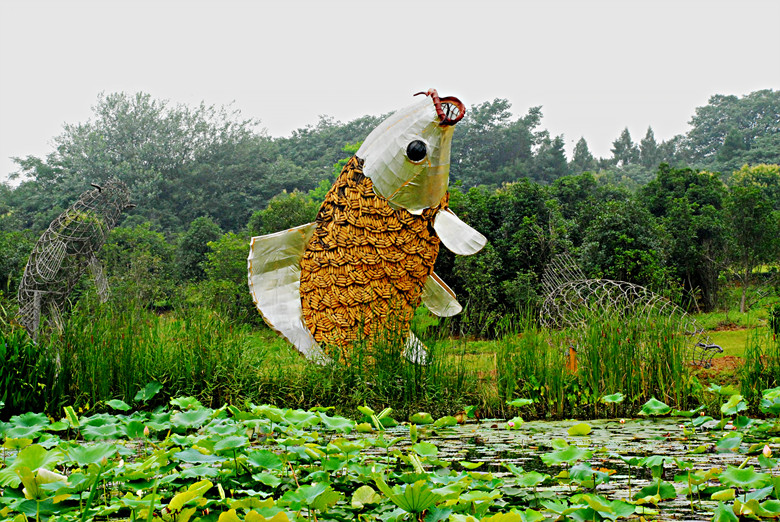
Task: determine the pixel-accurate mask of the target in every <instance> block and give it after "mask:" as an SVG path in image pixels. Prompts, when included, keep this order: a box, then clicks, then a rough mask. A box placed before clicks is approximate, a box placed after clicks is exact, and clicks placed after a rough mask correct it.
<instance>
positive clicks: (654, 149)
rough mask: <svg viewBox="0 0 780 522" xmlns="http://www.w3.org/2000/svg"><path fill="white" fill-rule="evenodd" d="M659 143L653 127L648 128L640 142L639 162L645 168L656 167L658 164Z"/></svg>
mask: <svg viewBox="0 0 780 522" xmlns="http://www.w3.org/2000/svg"><path fill="white" fill-rule="evenodd" d="M658 156H659V154H658V144H657V143H656V141H655V133H654V132H653V128H652V127H648V128H647V134H645V137H644V138H642V141H640V142H639V163H641V164H642V166H643V167H645V168H651V169H654V168H656V167H657V166H658Z"/></svg>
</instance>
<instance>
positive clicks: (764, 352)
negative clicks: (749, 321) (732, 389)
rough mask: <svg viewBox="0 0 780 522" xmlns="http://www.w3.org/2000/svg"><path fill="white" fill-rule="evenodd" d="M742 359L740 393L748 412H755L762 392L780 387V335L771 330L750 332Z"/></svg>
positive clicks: (762, 329) (756, 329)
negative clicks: (746, 404) (748, 409)
mask: <svg viewBox="0 0 780 522" xmlns="http://www.w3.org/2000/svg"><path fill="white" fill-rule="evenodd" d="M744 359H745V363H744V364H743V365H742V368H741V369H740V372H739V382H740V392H741V394H742V396H743V397H744V398H745V400H746V401H747V403H748V405H749V408H750V411H751V412H757V411H758V404H759V402H760V400H761V397H762V391H763V390H765V389H768V388H775V387H777V386H780V335H778V334H776V333H774V332H773V331H772V329H771V328H754V329H752V330H750V333H749V334H748V339H747V345H746V346H745V355H744Z"/></svg>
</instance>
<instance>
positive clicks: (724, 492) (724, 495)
mask: <svg viewBox="0 0 780 522" xmlns="http://www.w3.org/2000/svg"><path fill="white" fill-rule="evenodd" d="M734 497H736V492H735V491H734V490H733V489H732V488H726V489H721V490H720V491H718V492H717V493H713V494H712V500H734Z"/></svg>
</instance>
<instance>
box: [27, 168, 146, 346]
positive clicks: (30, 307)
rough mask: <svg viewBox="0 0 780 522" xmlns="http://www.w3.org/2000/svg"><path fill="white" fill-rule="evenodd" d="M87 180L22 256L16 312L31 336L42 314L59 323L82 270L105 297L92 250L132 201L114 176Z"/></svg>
mask: <svg viewBox="0 0 780 522" xmlns="http://www.w3.org/2000/svg"><path fill="white" fill-rule="evenodd" d="M92 186H93V187H95V188H94V189H93V190H88V191H86V192H84V193H83V194H82V195H81V196H80V197H79V199H78V201H76V203H74V204H73V205H71V206H70V207H69V208H68V209H67V210H65V212H63V213H62V214H60V215H59V216H58V217H57V218H56V219H55V220H54V221H52V222H51V224H50V225H49V227H48V228H47V229H46V231H45V232H44V233H43V235H41V237H40V238H39V239H38V242H37V243H36V244H35V247H34V248H33V251H32V253H31V254H30V257H29V259H28V260H27V266H26V267H25V269H24V276H23V277H22V281H21V283H20V284H19V292H18V300H19V315H20V316H21V318H20V323H21V324H22V325H23V326H24V327H25V328H26V329H27V331H28V332H29V334H30V336H31V337H32V338H33V339H34V340H37V337H38V330H39V327H40V325H41V323H42V321H43V319H44V318H48V320H49V322H51V323H52V324H53V325H55V326H57V327H61V324H62V309H63V306H64V305H65V301H66V300H67V299H68V296H69V295H70V293H71V292H72V291H73V288H74V287H75V286H76V283H78V281H79V279H81V276H82V275H84V273H85V272H86V271H87V270H89V272H90V273H91V274H92V277H93V279H94V280H95V286H96V288H97V294H98V297H99V298H100V300H101V301H103V302H105V301H106V300H107V299H108V296H109V288H108V281H107V280H106V276H105V274H104V272H103V266H102V265H101V263H100V261H99V260H98V258H97V257H96V256H97V253H98V251H99V250H100V248H101V247H102V246H103V243H105V241H106V238H107V237H108V233H109V232H110V231H111V229H112V228H113V227H114V225H116V223H117V221H118V219H119V216H120V214H121V213H122V211H124V210H125V209H128V208H132V207H134V206H135V205H133V204H131V203H130V192H129V191H128V189H127V187H126V186H125V184H124V183H122V182H121V181H119V180H115V179H112V180H109V181H108V182H107V183H106V184H104V185H102V186H99V185H95V184H93V185H92Z"/></svg>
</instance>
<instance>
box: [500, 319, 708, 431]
mask: <svg viewBox="0 0 780 522" xmlns="http://www.w3.org/2000/svg"><path fill="white" fill-rule="evenodd" d="M680 332H681V328H680V326H679V325H678V324H675V323H674V322H671V321H669V320H667V319H665V318H660V317H659V318H653V319H651V320H650V321H648V320H646V319H645V320H642V321H639V320H632V319H606V320H605V319H603V318H601V319H598V320H593V321H590V322H589V323H588V326H586V327H584V328H582V329H579V330H563V331H539V330H528V331H526V332H525V333H524V334H523V335H522V337H520V338H519V339H512V338H509V339H505V340H504V341H503V342H502V343H501V345H500V348H499V365H498V368H499V371H498V380H499V389H500V390H501V391H502V393H503V398H504V399H506V400H511V399H512V398H516V397H523V398H528V399H533V400H534V401H535V412H534V413H535V415H536V416H540V417H542V418H564V417H578V418H592V417H603V416H616V415H632V414H634V413H635V412H636V411H637V410H638V409H639V405H641V404H643V403H644V402H646V401H647V400H648V399H650V398H651V397H655V398H656V399H658V400H661V401H664V402H666V403H667V404H669V405H670V406H673V407H675V408H678V409H684V408H687V407H690V406H691V405H694V406H695V405H697V401H698V395H699V394H700V391H701V390H700V388H701V387H700V385H699V384H698V381H697V380H696V379H695V377H693V376H692V375H691V371H690V366H689V364H688V354H689V352H688V349H689V348H688V344H689V342H690V340H689V339H688V338H686V337H685V336H684V335H683V334H681V333H680ZM618 392H620V393H622V394H623V395H624V397H625V399H624V401H623V402H622V403H620V404H604V403H602V402H601V398H602V397H604V396H605V395H609V394H614V393H618ZM524 411H526V410H524Z"/></svg>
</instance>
